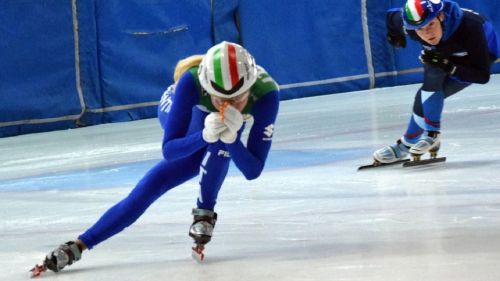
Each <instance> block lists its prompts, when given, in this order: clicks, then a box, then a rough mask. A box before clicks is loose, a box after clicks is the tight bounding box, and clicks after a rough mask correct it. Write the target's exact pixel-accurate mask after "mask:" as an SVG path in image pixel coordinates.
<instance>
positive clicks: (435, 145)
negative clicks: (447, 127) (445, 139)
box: [410, 131, 441, 161]
mask: <svg viewBox="0 0 500 281" xmlns="http://www.w3.org/2000/svg"><path fill="white" fill-rule="evenodd" d="M440 145H441V134H440V133H439V132H434V131H431V132H428V133H427V135H426V136H423V137H421V138H420V140H419V141H418V142H417V143H416V144H415V145H414V146H412V147H411V149H410V153H411V156H412V157H413V160H415V161H418V160H420V157H421V156H422V155H424V154H425V153H427V152H429V153H430V154H431V158H436V157H437V152H438V151H439V147H440Z"/></svg>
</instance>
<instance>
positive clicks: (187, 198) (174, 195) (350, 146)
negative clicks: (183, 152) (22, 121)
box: [0, 76, 500, 281]
mask: <svg viewBox="0 0 500 281" xmlns="http://www.w3.org/2000/svg"><path fill="white" fill-rule="evenodd" d="M417 88H418V85H409V86H402V87H394V88H386V89H375V90H369V91H362V92H357V93H355V92H351V93H345V94H336V95H328V96H321V97H313V98H304V99H298V100H291V101H285V102H283V103H282V105H281V108H280V115H279V119H278V122H277V124H276V131H275V137H274V143H273V149H272V151H271V153H270V156H269V161H268V163H267V165H266V170H265V172H264V173H263V174H262V176H261V177H260V178H259V179H257V180H255V181H246V180H245V179H244V178H243V176H241V175H240V174H239V172H238V171H237V170H236V169H235V168H234V167H232V168H231V171H230V175H229V177H228V178H227V180H226V182H225V184H224V186H223V188H222V190H221V192H220V196H219V200H218V205H217V212H218V213H219V220H218V223H217V227H216V229H215V234H214V238H213V241H212V242H211V243H210V244H209V245H208V246H207V250H206V262H205V263H204V264H198V263H196V262H194V261H193V260H192V259H191V257H190V246H191V238H190V237H188V235H187V231H188V227H189V225H190V223H191V219H192V218H191V215H190V211H191V208H192V207H193V206H194V204H195V200H196V196H197V194H198V190H197V188H198V187H197V180H192V181H190V182H188V183H187V184H184V185H182V186H180V187H178V188H176V189H174V190H171V191H170V192H169V193H167V194H166V195H165V196H163V197H162V198H161V199H160V200H159V201H157V202H156V203H155V204H153V206H151V208H150V209H149V210H148V211H147V212H146V213H145V214H144V215H143V216H142V217H141V218H140V219H139V220H138V221H137V222H136V223H135V224H134V225H132V226H131V227H130V228H128V229H126V230H125V231H124V232H122V233H120V234H118V235H117V236H115V237H113V238H111V239H109V240H107V241H105V242H104V243H102V244H100V245H98V246H97V247H95V248H94V250H92V251H88V252H85V253H84V254H83V258H82V260H81V261H79V262H78V263H76V264H75V265H73V266H71V267H68V268H66V269H65V270H64V271H63V272H61V273H58V274H54V273H52V272H48V273H47V274H45V275H44V276H42V277H41V278H40V280H58V281H64V280H71V281H84V280H85V281H87V280H93V281H99V280H115V281H125V280H126V281H128V280H130V281H132V280H134V281H136V280H147V281H160V280H161V281H165V280H187V281H191V280H196V281H200V280H203V281H212V280H214V281H215V280H219V281H234V280H237V281H247V280H248V281H256V280H259V281H261V280H297V281H298V280H301V281H302V280H321V281H325V280H370V281H388V280H400V281H409V280H412V281H413V280H415V281H416V280H432V281H457V280H480V281H489V280H491V281H498V280H500V267H499V266H498V265H499V264H500V146H499V145H498V142H499V138H500V76H495V77H493V78H492V81H491V82H490V83H489V84H487V85H474V86H471V87H470V88H468V89H466V90H464V91H462V92H460V93H458V94H456V95H455V96H453V97H451V98H449V99H447V100H446V102H445V111H444V115H443V129H442V134H443V144H442V149H441V151H440V155H442V156H446V157H448V161H447V162H446V163H441V164H436V165H432V166H425V167H415V168H401V167H388V168H381V169H376V170H370V171H362V172H357V171H356V169H357V167H358V166H359V165H362V164H368V163H370V162H371V154H372V153H373V151H374V150H375V149H377V148H379V147H381V146H384V145H386V144H390V143H392V142H394V141H395V140H396V139H397V138H398V137H400V136H401V134H402V133H403V131H404V129H405V127H406V124H407V121H408V118H409V117H410V113H411V105H412V102H413V97H414V93H415V91H416V90H417ZM161 138H162V135H161V131H160V127H159V125H158V122H157V121H156V120H154V119H151V120H141V121H136V122H128V123H115V124H107V125H100V126H94V127H88V128H81V129H76V130H67V131H58V132H49V133H40V134H32V135H24V136H17V137H11V138H3V139H0V280H8V281H16V280H26V279H27V278H28V270H29V269H30V268H31V267H32V266H33V265H34V264H35V263H39V262H40V261H41V260H42V259H43V257H44V255H45V254H46V253H47V252H49V251H50V250H52V249H53V248H54V247H56V246H57V245H58V244H60V243H63V242H65V241H68V240H71V239H74V238H75V237H76V236H77V235H79V234H80V233H82V232H83V231H84V230H85V229H86V228H88V227H89V226H90V225H92V223H94V222H95V221H96V220H97V219H98V218H99V217H100V215H101V214H102V213H103V212H104V211H105V210H107V209H108V208H109V207H111V206H112V205H113V204H114V203H116V202H117V201H118V200H120V199H121V198H123V197H124V196H126V195H127V193H128V192H129V191H130V190H131V188H133V186H134V185H135V183H136V182H137V181H138V180H139V179H140V178H141V177H142V175H143V174H144V173H145V172H146V171H147V170H148V169H149V168H150V167H152V166H153V164H154V163H155V162H156V161H157V160H158V159H160V157H161V153H160V142H161Z"/></svg>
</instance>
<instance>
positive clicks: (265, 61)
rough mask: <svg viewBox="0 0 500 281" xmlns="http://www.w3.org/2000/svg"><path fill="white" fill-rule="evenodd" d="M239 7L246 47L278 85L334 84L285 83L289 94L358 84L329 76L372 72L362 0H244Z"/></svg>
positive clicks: (317, 91)
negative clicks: (338, 3) (357, 0)
mask: <svg viewBox="0 0 500 281" xmlns="http://www.w3.org/2000/svg"><path fill="white" fill-rule="evenodd" d="M239 9H240V16H241V34H242V39H243V44H244V46H245V47H247V48H248V49H249V51H250V52H251V53H252V54H253V55H254V56H255V59H256V61H257V63H258V64H260V65H262V66H263V67H264V68H266V70H267V71H268V72H269V73H270V74H271V75H272V76H273V77H274V78H275V79H276V81H277V82H278V84H280V85H288V84H296V83H306V82H319V83H321V81H324V80H327V81H324V84H325V85H329V87H328V92H322V91H321V89H323V90H324V89H325V86H324V85H321V86H320V85H318V86H316V85H313V86H307V85H304V86H301V85H300V84H299V85H297V86H295V87H294V88H293V89H286V88H285V89H283V91H282V94H281V96H282V98H283V99H289V98H297V97H301V96H310V95H312V94H326V93H332V92H339V91H342V90H343V89H346V88H353V87H351V85H353V84H354V83H356V84H359V81H346V82H342V83H329V82H328V79H333V78H339V77H350V76H353V75H362V74H366V73H367V64H366V58H365V55H364V54H365V50H364V43H363V36H362V33H363V32H362V27H361V24H360V20H361V11H360V5H359V2H355V1H342V4H341V5H336V4H335V3H333V2H330V1H323V0H311V1H266V2H265V4H263V3H262V1H253V0H242V1H240V7H239ZM353 23H356V24H353ZM363 82H365V81H362V83H363ZM363 84H364V86H362V88H366V87H367V83H366V82H365V83H363ZM296 89H300V90H296Z"/></svg>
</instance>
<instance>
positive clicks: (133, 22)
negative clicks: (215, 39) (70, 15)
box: [96, 0, 212, 121]
mask: <svg viewBox="0 0 500 281" xmlns="http://www.w3.org/2000/svg"><path fill="white" fill-rule="evenodd" d="M96 23H97V42H98V45H97V57H98V58H99V66H100V68H99V70H100V85H101V91H102V101H101V102H102V104H101V105H100V107H101V108H102V109H106V108H110V107H117V106H124V108H123V109H119V110H112V111H109V110H108V111H107V112H106V113H104V114H103V121H127V120H133V119H140V118H147V117H154V116H156V107H154V106H149V107H146V108H144V107H142V106H140V104H141V103H146V102H155V101H159V99H160V97H161V94H162V93H163V91H164V89H166V88H167V86H168V85H170V84H171V83H172V82H173V81H172V75H173V71H174V66H175V64H176V63H177V61H178V60H179V59H181V58H184V57H186V56H189V55H192V54H199V53H204V52H205V51H206V50H207V49H208V48H209V47H210V46H212V38H211V28H210V27H211V23H210V2H209V1H177V0H162V1H148V2H144V1H142V0H135V1H132V0H129V1H127V4H126V5H123V1H122V0H108V1H98V2H97V6H96ZM138 105H139V106H140V107H139V109H135V107H137V106H138ZM115 118H116V119H117V120H114V119H115Z"/></svg>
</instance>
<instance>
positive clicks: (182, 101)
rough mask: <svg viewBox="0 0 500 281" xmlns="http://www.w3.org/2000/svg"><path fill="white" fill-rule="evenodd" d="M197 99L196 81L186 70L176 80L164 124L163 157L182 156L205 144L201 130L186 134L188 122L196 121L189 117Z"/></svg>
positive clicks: (171, 158)
mask: <svg viewBox="0 0 500 281" xmlns="http://www.w3.org/2000/svg"><path fill="white" fill-rule="evenodd" d="M198 99H199V95H198V89H197V86H196V82H195V80H194V78H193V76H192V74H191V73H190V72H189V71H187V72H185V73H184V74H183V75H182V76H181V78H180V79H179V81H178V82H177V86H176V89H175V94H174V97H173V102H172V107H171V109H170V112H169V114H168V117H167V119H166V124H165V125H164V128H165V133H164V135H163V143H162V152H163V157H164V158H165V159H167V160H175V159H179V158H183V157H186V156H188V155H191V154H193V153H194V152H196V151H198V150H200V149H201V148H203V147H204V146H206V145H207V143H206V142H205V141H203V138H202V134H201V131H195V132H194V133H192V134H190V135H187V136H186V132H187V131H188V129H189V125H190V123H191V122H193V121H194V122H196V121H197V120H191V119H192V117H193V116H192V110H193V107H194V106H195V105H196V104H197V103H198ZM200 122H201V121H200Z"/></svg>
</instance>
